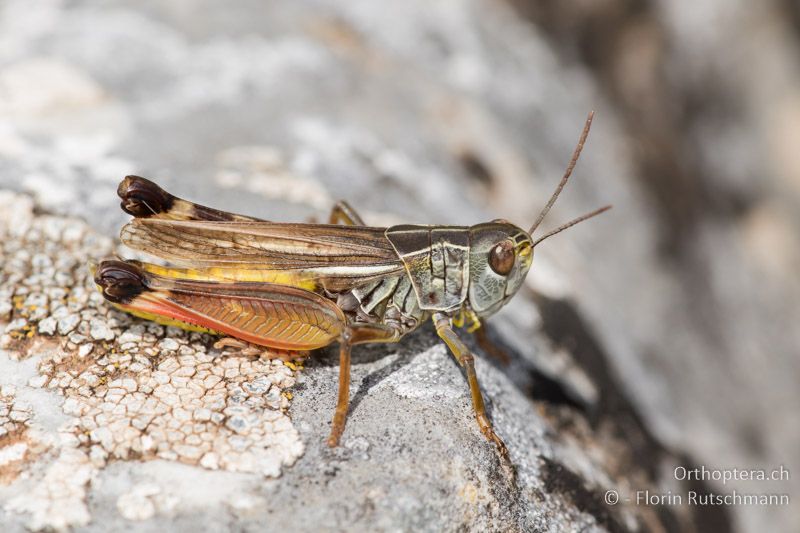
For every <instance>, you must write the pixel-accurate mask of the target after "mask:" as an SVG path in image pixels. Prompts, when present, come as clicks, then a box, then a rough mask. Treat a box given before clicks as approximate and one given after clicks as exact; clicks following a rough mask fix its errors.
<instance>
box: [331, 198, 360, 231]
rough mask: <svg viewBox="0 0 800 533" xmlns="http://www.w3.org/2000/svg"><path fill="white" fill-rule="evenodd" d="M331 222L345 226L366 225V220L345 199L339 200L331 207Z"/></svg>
mask: <svg viewBox="0 0 800 533" xmlns="http://www.w3.org/2000/svg"><path fill="white" fill-rule="evenodd" d="M328 223H329V224H343V225H345V226H366V224H364V220H363V219H362V218H361V215H359V214H358V213H357V212H356V210H355V209H353V208H352V207H351V206H350V204H348V203H347V202H345V201H344V200H339V201H338V202H336V204H335V205H334V206H333V209H331V216H330V218H329V219H328Z"/></svg>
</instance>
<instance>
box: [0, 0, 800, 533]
mask: <svg viewBox="0 0 800 533" xmlns="http://www.w3.org/2000/svg"><path fill="white" fill-rule="evenodd" d="M590 109H594V110H596V112H597V115H596V118H595V125H594V129H593V131H592V134H591V136H590V139H589V143H588V146H587V148H586V149H585V151H584V155H583V157H582V159H581V161H580V163H579V165H578V167H577V170H576V174H575V176H574V178H573V182H572V183H571V184H570V185H569V187H568V188H567V189H566V192H565V194H564V195H562V198H561V199H560V200H559V203H558V204H557V206H556V208H555V209H554V210H553V212H552V214H551V215H550V217H549V218H548V221H547V223H548V224H549V225H551V226H553V225H555V224H557V223H558V222H560V221H563V220H566V219H567V218H569V217H572V216H574V215H577V214H580V213H582V212H584V211H587V210H589V209H591V208H594V207H596V206H598V205H601V204H604V203H613V204H614V210H613V211H612V212H611V213H610V214H608V215H605V216H604V217H603V218H601V219H598V220H595V221H592V222H591V223H587V224H586V225H584V226H581V227H579V228H576V229H573V230H570V232H569V233H566V234H564V235H561V236H559V237H558V238H554V239H553V240H552V241H548V242H547V244H546V245H543V246H542V247H541V248H537V256H536V260H535V262H534V267H533V270H532V274H531V276H529V280H528V281H529V289H528V290H527V292H525V293H524V294H523V295H521V296H520V297H518V300H519V301H515V302H514V303H513V304H512V305H510V306H509V307H508V309H506V310H504V311H503V313H501V314H500V315H498V316H497V317H496V318H495V319H494V320H493V321H492V325H493V326H494V329H493V330H492V331H493V337H495V338H496V339H497V340H498V341H501V342H502V343H504V344H505V345H506V346H507V347H508V349H509V350H510V351H512V352H514V353H515V354H516V355H517V356H519V357H522V358H527V360H529V361H531V364H532V365H533V367H534V368H535V372H536V373H537V375H538V376H539V377H538V378H537V379H538V381H537V380H532V381H530V382H526V381H525V378H520V377H517V378H516V379H517V382H516V383H517V385H518V386H525V384H526V383H527V384H528V385H531V384H536V383H538V384H539V385H541V383H542V380H543V379H544V378H543V377H542V376H544V377H546V378H547V379H552V380H553V383H554V384H551V385H552V386H553V387H555V388H556V389H558V390H559V391H566V393H565V394H566V395H567V396H568V401H567V402H566V403H573V404H576V405H580V406H582V407H581V409H583V410H585V412H586V413H588V414H587V417H588V418H589V419H591V418H592V416H600V417H601V418H603V417H606V418H610V419H614V417H618V419H619V420H617V422H618V423H619V424H621V426H623V427H624V426H625V425H626V424H628V423H631V424H634V425H638V424H641V425H642V427H644V428H646V433H647V434H648V435H650V436H649V437H647V439H650V438H652V439H653V440H654V441H657V442H658V443H659V444H658V447H659V449H661V450H670V452H671V453H674V454H677V455H678V456H680V457H685V460H686V461H687V464H689V463H691V464H694V465H696V466H699V465H703V466H705V467H706V468H734V467H735V468H768V469H771V468H775V467H778V466H780V465H784V466H785V467H786V468H788V469H789V470H790V472H791V473H792V474H795V473H796V472H800V454H799V453H798V450H800V418H798V416H797V412H798V408H800V387H798V386H797V384H798V382H799V381H800V360H799V359H798V356H800V353H799V351H798V349H800V333H798V328H797V324H798V323H800V277H798V274H797V273H798V271H799V270H800V239H798V228H800V209H799V207H800V9H798V7H797V4H796V3H795V2H792V1H790V0H764V1H761V2H744V1H741V0H739V1H731V0H724V1H723V0H699V1H696V2H676V1H670V0H603V1H600V2H588V1H585V0H567V1H564V0H560V1H556V0H541V1H533V0H531V1H526V0H508V1H477V0H474V1H468V0H461V1H456V0H450V1H435V2H422V1H416V0H411V1H403V2H388V3H387V2H380V3H378V2H370V1H368V0H362V1H348V2H333V1H326V0H316V1H312V0H307V1H303V2H291V3H287V2H269V3H265V2H260V1H241V2H236V3H220V2H211V1H187V0H174V1H171V2H155V1H139V2H131V1H108V2H102V3H100V2H85V1H55V0H52V1H51V0H41V1H37V2H29V1H25V0H3V1H2V2H0V188H4V189H10V190H14V191H19V192H27V193H30V194H32V195H33V196H34V197H35V199H36V201H37V202H38V204H39V205H40V206H41V207H42V209H45V210H47V211H49V212H54V213H61V214H70V215H77V216H80V217H83V218H85V219H87V220H88V221H89V222H90V224H92V225H93V226H94V227H95V228H97V229H98V230H99V231H100V232H101V233H103V234H105V235H108V236H113V235H115V233H116V231H117V228H118V226H119V225H120V224H121V223H122V222H123V221H124V219H125V217H124V216H123V214H122V213H121V212H120V211H119V210H118V209H117V207H116V201H115V196H114V190H115V188H116V184H117V183H118V181H119V179H121V177H122V176H124V175H126V174H140V175H143V176H148V177H152V178H154V179H156V180H157V181H159V183H162V184H163V185H164V186H165V188H167V189H169V190H172V191H174V192H176V193H178V194H181V195H182V196H186V197H189V198H192V199H195V200H197V201H200V202H202V203H206V204H213V205H214V206H216V207H220V208H226V209H229V210H236V211H240V212H246V213H252V214H255V215H258V216H262V217H265V218H271V219H275V220H304V219H308V218H310V217H316V218H318V219H321V218H323V217H325V216H327V214H326V212H327V209H328V208H329V206H330V205H331V203H332V202H333V201H334V200H335V199H338V198H340V197H343V198H347V199H348V201H350V202H351V204H353V205H354V206H356V207H357V208H358V209H359V210H361V211H362V212H363V213H364V214H365V217H366V219H367V221H368V222H369V223H371V224H374V225H383V224H392V223H397V222H419V223H447V224H472V223H475V222H478V221H483V220H489V219H492V218H497V217H502V218H506V219H509V220H511V221H513V222H516V223H518V224H520V225H523V226H525V225H526V224H530V223H531V221H532V220H533V218H534V217H535V215H536V213H537V212H538V210H539V209H540V207H541V205H542V204H543V202H544V201H545V199H546V197H547V196H548V195H549V193H550V191H551V190H552V187H553V186H554V184H555V183H556V182H557V180H558V178H559V176H560V175H561V172H562V171H563V168H564V166H565V165H566V162H567V160H568V158H569V155H570V153H571V150H572V148H573V145H574V143H575V141H576V139H577V136H578V133H579V131H580V128H581V126H582V123H583V120H584V117H585V115H586V113H587V111H588V110H590ZM530 302H536V303H537V304H538V305H537V307H536V308H534V307H532V306H531V305H530ZM534 335H537V336H538V337H537V338H540V337H542V336H543V338H544V339H545V340H546V341H547V342H548V343H549V347H550V348H552V349H548V350H545V349H542V348H541V346H540V344H539V343H534V346H532V345H531V341H530V339H531V338H532V337H533V336H534ZM309 371H310V372H312V374H311V375H312V376H313V375H314V374H313V368H312V369H310V370H309ZM573 374H574V375H573ZM564 376H567V377H564ZM576 376H577V377H576ZM456 377H458V376H456ZM520 383H522V385H520ZM331 387H332V384H331ZM530 395H531V397H532V398H534V400H535V401H537V402H542V403H543V404H547V403H548V402H552V401H554V400H553V395H552V394H549V392H548V391H547V390H545V391H544V392H542V391H541V388H540V389H538V391H537V390H533V389H532V390H531V391H530ZM537 395H538V396H537ZM365 404H366V402H365ZM298 409H300V407H298ZM598 413H599V415H598ZM297 417H298V418H301V419H302V418H303V417H307V414H302V413H298V414H297ZM324 417H325V420H326V421H327V417H328V414H327V412H325V414H324ZM631 420H633V421H635V422H630V421H631ZM317 422H320V421H319V420H316V419H313V421H312V419H309V423H317ZM404 423H412V424H413V421H404ZM637 427H638V426H637ZM318 429H319V428H318ZM320 431H321V430H320ZM637 431H638V430H637ZM301 433H302V431H301ZM622 433H623V434H625V432H624V431H623V432H622ZM501 434H502V433H501ZM643 438H644V437H643ZM631 446H632V448H633V449H634V450H636V449H642V450H643V449H647V448H648V446H650V445H646V444H643V445H641V446H640V447H639V448H637V446H638V445H637V444H636V443H633V444H631ZM312 455H313V454H312ZM651 459H652V458H651V457H650V456H649V455H647V454H644V455H642V456H641V457H640V461H641V462H642V464H640V465H639V466H640V467H642V468H645V469H647V468H654V469H655V468H657V467H658V466H659V465H655V464H653V465H650V464H647V462H648V461H650V460H651ZM342 468H344V469H346V468H347V466H346V465H345V466H343V467H342ZM311 470H313V468H312V469H311ZM667 477H669V476H667ZM734 487H735V488H737V490H741V491H745V492H754V493H771V492H772V493H778V492H780V493H789V494H791V495H792V497H793V498H794V499H796V498H797V497H798V495H800V481H798V479H797V478H796V477H795V478H792V479H790V480H788V481H781V482H777V483H763V482H762V483H744V484H738V485H731V484H728V485H726V486H724V487H723V486H721V485H718V484H714V483H713V482H712V483H710V488H711V489H712V490H716V491H719V492H724V491H730V490H731V489H732V488H734ZM297 497H298V498H302V495H299V494H298V495H297ZM683 511H686V512H688V513H690V514H691V513H695V517H694V518H693V519H692V523H693V524H694V525H695V527H698V528H699V529H700V530H706V531H711V530H728V529H730V530H734V531H793V530H796V528H797V527H798V524H800V510H798V507H797V504H796V502H793V503H792V504H791V505H789V506H781V507H760V506H731V507H725V508H722V509H700V510H698V509H690V510H685V509H684V510H683ZM683 511H675V512H678V513H679V514H680V512H683ZM665 512H673V510H670V511H665ZM351 518H352V517H351ZM704 520H705V521H707V522H704ZM610 523H611V524H612V525H613V524H615V523H617V522H614V521H612V522H610ZM622 523H623V524H625V528H626V529H634V530H635V529H636V528H635V527H632V526H630V524H629V523H625V522H624V521H623V522H622ZM678 523H679V524H681V523H682V524H685V523H686V522H678ZM659 524H660V525H659V526H658V527H662V528H665V529H667V530H670V529H672V530H676V528H677V529H680V526H675V525H674V524H673V526H671V527H670V526H669V524H670V521H669V520H664V519H663V517H662V520H661V521H660V522H659ZM665 524H667V525H665ZM703 524H707V525H709V524H710V525H709V526H708V527H706V528H703ZM390 526H397V524H388V525H386V527H390ZM397 527H403V526H397ZM509 527H510V526H509ZM551 527H552V524H551ZM601 527H605V528H610V529H613V527H611V526H609V523H605V524H601ZM638 527H639V528H641V527H644V528H645V529H644V530H648V528H652V529H655V530H657V529H658V527H654V526H652V524H650V525H645V526H642V524H641V522H640V523H639V526H638Z"/></svg>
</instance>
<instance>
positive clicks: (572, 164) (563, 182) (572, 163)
mask: <svg viewBox="0 0 800 533" xmlns="http://www.w3.org/2000/svg"><path fill="white" fill-rule="evenodd" d="M593 118H594V111H590V112H589V116H588V117H587V118H586V123H585V124H584V126H583V132H582V133H581V138H580V139H579V140H578V146H576V147H575V151H574V152H572V159H570V161H569V165H567V170H566V171H564V177H562V178H561V182H560V183H559V184H558V187H556V190H555V191H554V192H553V195H552V196H551V197H550V200H548V201H547V205H545V206H544V209H542V212H541V213H539V218H537V219H536V222H534V223H533V226H531V229H530V230H529V231H528V235H531V237H533V232H534V231H536V228H538V227H539V224H541V223H542V220H544V217H545V216H546V215H547V212H548V211H550V208H551V207H553V204H554V203H556V199H557V198H558V195H559V194H561V190H562V189H563V188H564V185H566V184H567V180H569V177H570V175H572V170H573V169H574V168H575V164H576V163H577V162H578V158H579V157H580V156H581V150H583V145H584V144H585V143H586V137H588V136H589V129H591V127H592V119H593ZM595 214H596V213H595ZM587 218H588V217H587ZM578 222H580V220H577V221H573V223H574V224H577V223H578ZM567 227H569V226H567ZM561 229H566V228H561ZM559 231H560V230H559ZM556 233H558V232H556ZM547 236H549V235H547ZM541 240H542V239H539V241H541ZM539 241H536V242H539Z"/></svg>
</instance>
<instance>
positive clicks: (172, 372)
mask: <svg viewBox="0 0 800 533" xmlns="http://www.w3.org/2000/svg"><path fill="white" fill-rule="evenodd" d="M113 252H114V244H113V241H112V240H111V239H109V238H107V237H101V236H99V235H98V234H97V233H95V232H94V231H92V230H91V229H90V228H89V227H88V226H87V225H86V224H85V223H84V222H82V221H80V220H77V219H70V218H64V217H59V216H52V215H43V214H37V213H35V212H34V206H33V203H32V201H31V200H30V198H28V197H27V196H23V195H18V194H12V193H8V192H0V260H2V261H1V262H2V267H1V268H2V279H1V280H0V295H3V297H2V299H0V301H2V302H3V303H2V304H0V321H3V322H5V325H4V329H3V333H2V335H1V336H0V348H1V349H2V351H0V357H2V358H7V359H8V361H7V363H6V364H7V365H11V366H10V367H9V369H11V371H12V372H13V371H14V369H15V366H14V365H17V366H21V365H22V364H23V363H24V362H25V361H26V360H28V359H31V358H32V359H33V360H35V374H34V375H33V376H31V377H29V378H27V379H26V380H25V381H24V382H23V383H14V384H12V383H10V381H13V379H12V376H9V375H3V376H0V382H2V383H0V385H2V387H0V482H2V483H4V484H9V483H13V482H14V481H15V480H16V477H17V474H18V473H19V472H20V471H21V468H20V464H21V463H23V462H24V461H26V460H27V461H35V462H37V463H41V464H29V465H27V466H26V470H28V471H29V472H34V473H35V474H34V477H36V478H37V480H36V481H34V482H33V483H32V484H26V486H25V487H24V488H22V489H21V491H20V493H19V494H18V495H17V496H15V497H14V498H12V499H10V500H9V501H8V502H7V503H6V506H5V507H6V509H7V510H9V511H15V512H27V513H30V515H31V516H30V520H29V522H28V526H29V527H31V528H32V529H43V528H55V529H62V528H65V527H68V526H72V525H81V524H86V523H88V521H89V520H90V518H91V517H90V515H89V510H88V507H87V506H86V504H85V501H84V500H85V497H86V491H87V485H88V484H90V483H91V479H92V477H93V476H94V475H95V474H96V473H97V472H98V470H99V469H102V468H104V467H105V466H106V465H107V464H108V463H109V462H110V461H119V460H122V461H131V460H136V461H142V460H144V461H146V460H150V459H164V460H169V461H178V462H181V463H186V464H191V465H198V466H200V467H202V468H206V469H212V470H216V469H221V470H228V471H233V472H253V473H259V474H262V475H263V476H268V477H276V476H279V475H280V474H281V469H282V468H283V467H284V466H286V465H291V464H292V463H294V462H295V461H296V460H297V458H298V457H299V456H300V455H301V454H302V453H303V444H302V442H301V441H300V438H299V435H298V433H297V431H296V430H295V428H294V427H293V425H292V422H291V420H290V419H289V417H288V416H287V415H286V410H287V408H288V406H289V395H288V394H287V389H289V388H291V387H292V386H293V385H294V383H295V372H294V371H293V370H292V368H291V365H287V364H284V363H283V362H281V361H277V360H270V359H269V358H268V357H267V355H268V354H266V353H265V354H264V355H262V356H261V357H249V356H245V355H242V354H237V353H227V352H220V351H219V350H215V349H213V348H211V343H212V339H211V337H210V336H209V335H206V334H200V333H189V332H186V331H183V330H180V329H178V328H174V327H163V326H160V325H158V324H154V323H147V322H144V321H141V320H137V319H133V318H131V317H129V316H127V315H125V314H124V313H121V312H119V311H117V310H115V309H113V308H111V307H110V306H109V305H107V304H106V303H105V302H104V301H103V299H102V297H101V296H100V294H99V293H97V291H96V290H95V288H94V287H93V282H92V279H91V274H90V272H89V269H88V266H87V259H89V258H97V257H103V256H108V255H111V254H113ZM19 375H22V373H21V372H20V373H19ZM7 381H9V383H7ZM18 389H24V390H25V391H26V393H28V394H27V395H28V396H29V395H30V394H31V393H32V391H35V390H44V391H47V393H48V396H49V398H50V400H51V401H56V402H58V403H59V404H60V415H61V416H62V417H63V420H65V421H63V420H62V423H61V424H59V425H58V426H57V427H52V426H51V427H47V423H46V422H40V421H39V420H37V412H36V410H34V409H33V407H34V406H32V405H30V404H27V405H26V402H24V401H23V402H20V401H19V400H18V399H17V398H16V397H15V393H16V392H17V390H18ZM37 407H38V406H37ZM31 426H32V427H33V428H34V429H35V431H29V428H30V427H31ZM28 441H33V442H35V443H36V444H35V445H34V447H36V448H38V449H39V451H38V453H36V454H33V453H31V452H30V450H29V449H28V447H29V444H28ZM41 448H44V449H46V450H47V453H42V450H41ZM139 496H141V495H138V496H136V497H133V496H132V497H131V498H128V500H131V501H133V502H134V503H136V502H139V503H142V502H140V501H139V500H142V501H143V502H144V503H142V505H141V506H139V507H142V506H144V507H147V504H148V502H149V500H147V498H146V497H145V496H141V497H139ZM128 500H125V499H122V500H121V501H122V503H120V504H119V506H120V509H121V512H122V514H123V516H125V517H126V518H130V517H133V518H138V519H141V518H142V517H144V515H145V514H147V513H146V512H145V511H142V510H141V508H140V509H139V510H138V511H134V510H131V509H130V506H129V505H128V504H127V503H125V502H127V501H128Z"/></svg>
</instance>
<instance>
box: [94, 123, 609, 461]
mask: <svg viewBox="0 0 800 533" xmlns="http://www.w3.org/2000/svg"><path fill="white" fill-rule="evenodd" d="M592 118H593V114H592V113H590V114H589V116H588V118H587V120H586V123H585V125H584V128H583V132H582V134H581V136H580V140H579V141H578V145H577V146H576V148H575V151H574V153H573V155H572V159H571V160H570V162H569V165H568V166H567V169H566V171H565V173H564V175H563V177H562V179H561V182H560V183H559V184H558V187H557V188H556V190H555V191H554V192H553V194H552V196H551V197H550V199H549V201H548V202H547V204H546V205H545V207H544V208H543V209H542V211H541V213H540V214H539V216H538V218H537V219H536V221H535V222H534V224H533V226H532V227H531V228H530V229H529V230H528V231H525V230H524V229H522V228H520V227H518V226H515V225H514V224H511V223H510V222H507V221H505V220H494V221H492V222H488V223H482V224H477V225H475V226H471V227H462V226H429V225H398V226H392V227H390V228H376V227H369V226H366V225H365V224H364V222H363V220H362V219H361V217H360V216H359V215H358V214H357V213H356V212H355V211H354V210H353V209H352V208H351V207H350V206H349V205H348V204H347V203H346V202H344V201H342V202H339V203H337V204H336V205H335V206H334V208H333V210H332V212H331V215H330V220H329V223H328V224H299V223H278V222H269V221H266V220H260V219H257V218H252V217H248V216H244V215H237V214H233V213H227V212H224V211H219V210H217V209H212V208H210V207H205V206H201V205H197V204H194V203H191V202H189V201H187V200H183V199H181V198H178V197H176V196H173V195H172V194H170V193H168V192H166V191H165V190H163V189H162V188H160V187H159V186H158V185H156V184H155V183H153V182H151V181H149V180H146V179H144V178H140V177H136V176H128V177H126V178H125V179H124V180H123V181H122V183H121V184H120V186H119V189H118V191H117V192H118V194H119V196H120V197H121V198H122V203H121V207H122V209H123V210H124V211H126V212H127V213H128V214H130V215H132V216H133V217H134V219H133V220H132V221H131V222H129V223H128V224H127V225H125V226H124V227H123V228H122V231H121V239H122V242H123V243H125V244H126V245H128V246H130V247H132V248H134V249H138V250H141V251H144V252H146V253H148V254H151V255H153V256H157V257H159V258H160V259H162V260H165V261H166V262H167V263H168V264H169V265H170V266H166V267H165V266H159V265H156V264H150V263H145V262H138V261H130V260H129V261H121V260H105V261H102V262H101V263H100V264H99V265H97V267H96V268H95V273H94V280H95V282H96V283H97V285H98V288H99V289H100V290H101V292H102V294H103V296H104V297H105V298H106V299H107V300H108V301H109V302H111V303H112V304H114V305H115V306H117V307H119V308H121V309H123V310H125V311H128V312H130V313H133V314H135V315H138V316H142V317H145V318H149V319H152V320H156V321H158V322H161V323H168V324H177V325H179V326H181V327H185V328H187V329H200V330H203V331H211V332H214V333H218V334H224V335H228V336H230V337H234V338H236V339H241V340H243V341H247V342H249V343H252V344H256V345H261V346H266V347H269V348H274V349H282V350H296V351H305V350H313V349H316V348H321V347H324V346H327V345H329V344H331V343H333V342H338V343H339V361H340V366H339V390H338V401H337V404H336V409H335V412H334V416H333V422H332V426H331V431H330V436H329V437H328V441H327V443H328V445H329V446H331V447H333V446H337V445H338V443H339V440H340V437H341V435H342V433H343V431H344V427H345V421H346V415H347V409H348V402H349V395H350V352H351V348H352V347H353V346H355V345H358V344H365V343H376V342H397V341H398V340H400V339H401V338H402V337H403V336H404V335H406V334H407V333H410V332H411V331H414V330H415V329H417V328H418V327H419V326H420V325H421V324H422V323H423V322H425V321H426V320H429V319H430V320H432V321H433V324H434V326H435V328H436V332H437V334H438V335H439V337H441V339H442V340H443V341H444V342H445V343H446V344H447V346H448V347H449V348H450V350H451V352H452V353H453V355H454V356H455V359H456V360H457V362H458V363H459V364H460V365H461V366H462V367H463V369H464V371H465V373H466V378H467V382H468V384H469V389H470V393H471V396H472V405H473V408H474V412H475V418H476V419H477V422H478V426H479V428H480V431H481V432H482V433H483V435H484V436H485V437H486V438H487V439H488V440H489V441H491V442H494V444H495V445H496V446H497V449H498V451H499V452H500V453H501V454H502V455H503V456H504V457H506V458H507V457H508V453H507V450H506V447H505V444H504V443H503V441H502V440H501V439H500V437H498V435H497V434H496V433H495V431H494V429H493V428H492V424H491V422H490V420H489V418H488V417H487V414H486V409H485V406H484V401H483V397H482V395H481V390H480V387H479V385H478V377H477V375H476V373H475V364H474V359H473V355H472V353H471V352H470V350H469V348H468V347H467V346H466V345H465V344H464V342H463V341H462V340H461V339H460V338H459V336H458V335H457V334H456V332H455V330H454V329H453V328H454V325H456V326H463V325H464V323H465V321H468V322H469V323H468V326H469V329H470V330H472V331H474V330H475V329H477V328H478V327H480V323H481V322H480V321H481V320H482V319H483V318H485V317H488V316H490V315H492V314H494V313H495V312H496V311H497V310H498V309H500V308H501V307H502V306H503V305H504V304H505V303H506V302H508V301H509V300H510V299H511V298H512V297H513V296H514V294H515V293H516V292H517V290H518V289H519V288H520V286H521V285H522V283H523V281H524V279H525V276H526V274H527V273H528V270H529V269H530V267H531V263H532V260H533V250H534V248H535V247H536V245H538V244H539V243H541V242H542V241H544V240H545V239H547V238H548V237H550V236H552V235H555V234H556V233H559V232H560V231H563V230H564V229H566V228H568V227H570V226H573V225H575V224H577V223H578V222H581V221H583V220H586V219H588V218H590V217H593V216H595V215H597V214H599V213H601V212H603V211H605V210H606V209H609V208H610V206H606V207H603V208H601V209H597V210H595V211H593V212H591V213H588V214H586V215H583V216H581V217H578V218H576V219H574V220H572V221H570V222H568V223H566V224H563V225H562V226H559V227H558V228H556V229H554V230H552V231H550V232H549V233H546V234H545V235H543V236H541V237H538V238H536V239H534V237H533V233H534V231H535V230H536V229H537V228H538V227H539V225H540V224H541V222H542V220H544V217H545V215H546V214H547V212H548V211H549V210H550V208H551V207H552V206H553V204H554V203H555V201H556V199H557V198H558V195H559V194H560V193H561V190H562V189H563V188H564V186H565V185H566V183H567V180H568V179H569V177H570V175H571V174H572V171H573V169H574V167H575V164H576V163H577V160H578V157H579V156H580V152H581V150H582V148H583V145H584V143H585V141H586V137H587V136H588V134H589V129H590V127H591V123H592Z"/></svg>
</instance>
